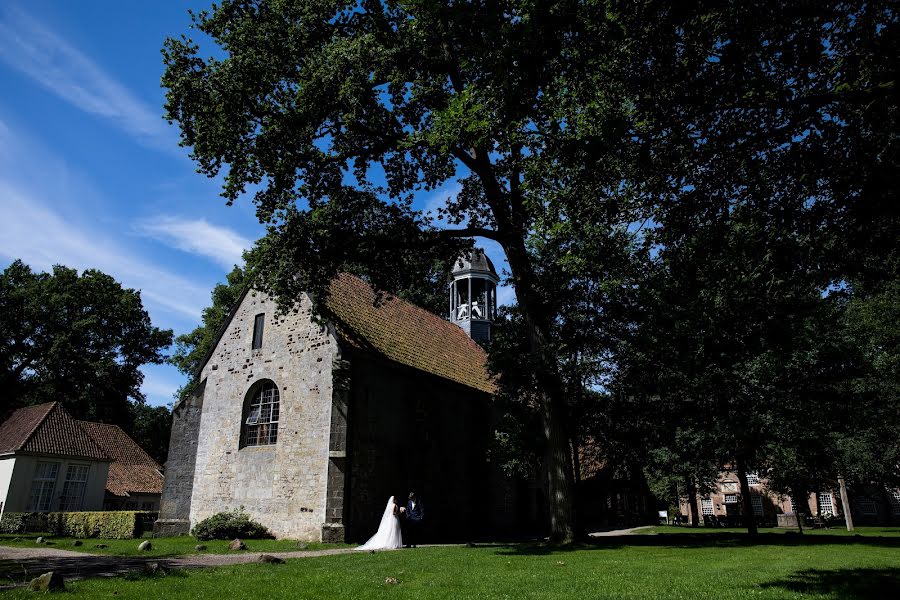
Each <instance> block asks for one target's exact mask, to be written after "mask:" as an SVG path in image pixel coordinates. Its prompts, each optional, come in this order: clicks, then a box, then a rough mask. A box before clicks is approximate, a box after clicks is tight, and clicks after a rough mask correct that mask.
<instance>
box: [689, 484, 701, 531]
mask: <svg viewBox="0 0 900 600" xmlns="http://www.w3.org/2000/svg"><path fill="white" fill-rule="evenodd" d="M687 496H688V505H689V506H690V508H691V527H699V526H700V513H698V512H697V484H696V483H694V480H693V479H688V482H687Z"/></svg>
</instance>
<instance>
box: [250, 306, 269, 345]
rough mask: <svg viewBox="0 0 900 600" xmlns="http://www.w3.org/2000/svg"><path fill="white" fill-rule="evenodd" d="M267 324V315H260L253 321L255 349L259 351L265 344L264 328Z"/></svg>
mask: <svg viewBox="0 0 900 600" xmlns="http://www.w3.org/2000/svg"><path fill="white" fill-rule="evenodd" d="M265 324H266V315H265V314H259V315H256V318H255V319H253V349H254V350H259V349H260V348H262V343H263V327H265Z"/></svg>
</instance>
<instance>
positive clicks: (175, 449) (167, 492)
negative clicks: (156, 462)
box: [153, 381, 206, 537]
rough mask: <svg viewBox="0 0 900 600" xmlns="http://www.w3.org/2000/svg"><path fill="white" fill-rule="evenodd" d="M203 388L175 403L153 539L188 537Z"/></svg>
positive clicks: (202, 385)
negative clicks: (164, 475)
mask: <svg viewBox="0 0 900 600" xmlns="http://www.w3.org/2000/svg"><path fill="white" fill-rule="evenodd" d="M205 387H206V382H205V381H203V382H201V383H200V385H199V386H197V389H196V390H195V391H194V393H193V395H192V396H190V397H189V398H186V399H185V400H184V401H182V402H180V403H178V405H176V406H175V409H174V410H173V414H172V433H171V435H170V437H169V458H168V460H167V461H166V471H165V474H166V477H165V481H164V483H163V493H162V498H161V500H160V506H159V520H157V521H156V523H155V524H154V526H153V533H154V535H155V536H157V537H166V536H170V535H187V534H188V533H190V516H191V495H192V492H193V489H194V466H195V465H194V459H195V457H196V456H197V436H198V435H199V430H200V415H201V412H202V411H203V390H204V388H205Z"/></svg>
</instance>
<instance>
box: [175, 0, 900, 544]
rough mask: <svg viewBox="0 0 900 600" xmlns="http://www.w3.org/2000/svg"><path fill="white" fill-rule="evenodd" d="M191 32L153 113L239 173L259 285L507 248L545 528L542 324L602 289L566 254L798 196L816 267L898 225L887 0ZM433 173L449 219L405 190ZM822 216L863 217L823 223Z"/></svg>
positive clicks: (567, 462) (552, 403)
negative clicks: (656, 227)
mask: <svg viewBox="0 0 900 600" xmlns="http://www.w3.org/2000/svg"><path fill="white" fill-rule="evenodd" d="M194 28H195V30H196V31H197V33H198V34H199V35H200V36H202V38H203V39H202V40H201V41H202V43H203V44H206V43H207V42H211V44H212V46H214V47H215V51H211V52H210V53H209V54H204V53H205V52H206V50H205V47H203V48H201V46H200V45H198V44H197V43H195V42H194V41H193V40H192V39H190V38H188V37H181V38H170V39H169V40H167V41H166V44H165V47H164V50H163V55H164V61H165V65H166V71H165V74H164V76H163V85H164V87H165V88H166V89H167V102H166V110H167V115H168V118H169V119H170V120H172V121H176V122H177V123H178V124H179V126H180V127H181V133H182V143H183V144H184V145H186V146H188V147H190V148H191V151H192V156H193V158H194V160H195V161H196V162H197V164H198V166H199V169H200V171H201V172H202V173H204V174H206V175H208V176H210V177H213V176H216V175H219V174H220V173H221V172H223V171H224V173H225V175H226V176H225V179H224V182H223V187H222V193H223V196H224V197H225V198H226V199H227V201H228V202H234V201H236V200H238V198H239V197H240V196H242V195H243V194H244V193H246V192H248V191H250V192H252V195H253V197H254V201H255V204H256V207H257V212H258V216H259V219H260V220H261V221H262V222H264V223H266V224H267V225H268V227H269V232H270V234H269V235H268V236H267V237H266V238H264V239H263V240H262V241H261V242H260V244H258V246H257V248H256V249H255V250H254V252H253V253H252V254H251V256H250V263H249V264H250V266H251V269H252V270H253V272H254V276H255V277H257V281H258V282H259V285H261V286H263V287H265V288H266V289H268V290H270V291H274V292H275V293H276V294H277V295H278V296H279V297H281V298H282V299H290V298H293V297H296V294H297V293H298V292H299V291H300V290H305V291H313V292H322V291H323V290H324V288H325V284H326V283H327V281H328V280H329V279H330V278H331V277H332V276H333V275H334V274H335V273H336V272H337V271H339V270H353V271H355V272H359V273H361V274H364V275H366V276H367V277H368V278H369V279H370V280H371V281H372V282H373V284H375V285H376V286H377V287H380V288H383V289H387V290H391V291H397V290H403V289H406V290H410V289H414V288H415V284H416V283H421V282H422V281H426V282H432V283H435V284H436V283H437V282H439V281H440V280H441V278H442V277H443V276H444V274H445V272H446V268H447V265H448V263H449V262H450V261H451V260H452V259H453V258H454V257H455V256H457V255H458V253H459V252H460V251H461V250H462V249H463V248H464V247H465V246H466V244H468V243H471V242H470V240H469V239H468V236H482V237H486V238H490V239H492V240H495V241H497V242H498V243H499V244H500V245H501V246H502V248H503V250H504V251H505V253H506V256H507V259H508V262H509V270H510V277H511V282H512V283H513V284H514V285H515V288H516V295H517V299H518V303H519V306H518V309H519V310H520V311H521V312H520V314H521V318H522V326H523V333H524V339H525V340H526V341H527V346H526V347H527V349H528V353H529V355H530V361H529V364H531V365H532V366H533V367H534V373H533V382H534V385H535V387H536V390H537V392H536V394H537V398H536V399H537V404H538V406H539V407H540V414H541V417H542V423H543V433H544V437H545V446H546V456H545V461H546V462H545V464H546V466H547V472H548V477H549V489H550V505H551V511H550V512H551V530H552V536H553V538H554V539H557V540H561V541H565V540H568V539H571V537H572V536H573V534H574V527H575V514H574V505H573V502H572V493H571V488H572V485H573V479H574V474H573V468H572V456H571V451H570V446H569V433H568V431H567V430H568V425H567V412H568V409H569V407H568V405H567V400H566V393H565V389H566V376H565V374H564V368H563V365H561V364H560V363H559V361H558V349H559V347H560V342H561V341H562V340H561V339H560V329H559V328H557V322H558V321H559V320H560V319H563V316H562V315H563V313H564V311H567V310H569V309H571V308H574V307H576V306H578V303H577V302H570V301H569V300H567V298H568V299H571V298H572V296H571V295H568V296H567V294H566V293H565V291H566V290H573V289H582V290H590V291H592V292H593V291H596V290H595V289H594V288H593V287H592V286H590V285H585V286H582V287H581V288H578V287H577V286H576V287H573V286H572V285H571V283H572V281H576V280H577V279H578V277H579V273H581V274H586V273H588V272H590V273H591V277H595V278H600V277H605V276H606V275H607V274H610V273H613V274H615V273H620V272H622V271H623V268H624V267H623V261H622V260H621V257H622V252H621V249H622V248H633V247H640V248H642V250H641V251H643V252H648V251H649V249H650V248H651V247H652V242H651V241H648V240H644V239H643V238H642V237H641V232H640V230H639V229H635V228H634V227H632V225H633V224H634V223H640V222H646V221H647V220H653V221H655V222H656V223H662V222H663V221H664V220H668V223H670V224H671V225H672V226H673V227H678V226H679V225H678V223H679V219H683V220H682V221H681V222H682V223H685V224H687V223H690V221H691V219H692V218H693V217H692V216H691V215H694V214H699V212H702V211H703V210H711V211H728V210H729V208H728V207H729V205H730V203H732V202H733V201H735V200H736V199H742V198H746V197H752V198H753V201H754V202H757V203H767V202H768V203H774V204H778V203H780V202H781V201H782V200H785V199H786V200H789V201H790V202H791V203H794V202H796V201H798V200H800V201H801V202H804V201H805V202H806V203H807V206H806V208H808V209H809V215H810V220H809V221H808V224H809V225H810V229H809V231H807V232H806V233H808V234H809V235H812V236H813V238H811V239H814V240H815V241H816V242H817V243H820V244H821V246H822V247H823V248H825V249H827V250H828V253H827V254H825V255H824V256H822V257H821V260H822V264H823V265H824V266H823V268H822V269H821V270H819V271H818V272H817V273H816V277H817V278H818V279H820V280H821V281H823V282H825V283H824V284H827V282H828V281H834V280H836V279H841V278H843V277H845V273H847V272H848V270H849V268H850V266H851V264H858V263H859V259H860V257H864V256H867V255H868V254H869V253H870V252H871V248H872V247H873V246H872V244H876V243H884V242H885V241H886V240H889V239H890V236H891V235H893V234H895V233H896V230H895V229H894V228H893V227H894V225H893V223H891V224H884V223H882V222H881V220H880V219H878V218H873V215H879V216H880V215H883V214H884V213H885V211H888V210H890V209H889V208H888V207H889V205H890V203H889V196H890V194H891V193H892V192H891V190H890V186H889V185H887V184H888V178H887V177H886V176H885V175H883V174H881V175H880V174H879V173H884V172H890V171H889V170H882V168H883V167H885V166H889V165H887V164H882V163H890V162H891V161H895V160H896V153H895V151H894V150H891V149H892V148H895V146H896V140H895V139H894V138H892V137H891V135H890V133H885V131H888V132H890V131H892V130H891V129H890V128H887V129H886V130H883V129H880V128H877V127H873V125H874V124H875V123H877V122H879V121H881V122H887V123H893V122H895V120H896V93H895V90H896V85H895V79H896V73H895V71H896V69H895V68H894V67H893V66H892V64H893V63H892V60H891V58H890V57H891V56H892V55H895V53H894V54H892V52H891V50H892V49H896V38H897V36H896V34H897V16H896V14H895V12H894V11H893V10H892V9H891V8H890V4H889V3H887V2H874V3H872V2H869V3H854V2H850V3H847V2H824V3H823V2H799V3H797V2H791V3H787V2H778V1H767V2H760V3H746V2H736V1H735V2H721V3H715V4H714V5H709V6H706V5H702V4H701V5H696V4H695V5H672V3H670V2H645V3H640V4H635V3H632V2H614V1H598V2H580V1H575V0H557V1H546V2H544V1H538V2H531V1H529V2H519V1H507V2H502V1H484V2H447V3H441V2H428V1H410V2H396V1H379V0H360V1H358V2H347V1H338V0H304V1H301V0H296V1H291V0H281V1H277V0H271V1H241V0H229V1H226V2H223V3H221V4H218V5H216V6H214V7H213V8H212V9H211V10H208V11H203V12H199V13H197V14H196V15H195V16H194ZM894 131H895V130H894ZM873 151H874V153H873ZM891 152H894V154H892V153H891ZM873 157H874V158H873ZM892 157H893V158H892ZM799 165H802V168H799ZM861 165H865V167H866V168H867V169H869V168H871V171H867V172H868V173H871V176H870V177H866V178H863V179H862V180H860V179H859V178H858V177H856V175H858V174H859V168H860V166H861ZM448 180H457V181H458V182H459V183H460V184H461V192H460V193H459V194H458V195H457V196H456V197H455V198H452V199H450V201H449V203H448V205H447V206H446V207H445V211H446V212H445V215H446V217H447V222H448V223H450V224H451V225H453V226H454V227H455V228H456V229H457V230H456V231H455V232H453V231H452V229H453V228H451V231H446V230H442V229H440V228H438V227H437V226H436V224H435V223H434V222H432V221H431V219H430V218H429V217H428V215H426V214H423V213H422V212H420V211H417V210H414V209H413V206H412V199H413V196H414V195H415V194H416V193H417V192H421V191H422V190H434V189H437V188H439V187H440V186H442V185H443V184H444V183H445V182H447V181H448ZM762 180H765V185H760V184H759V182H760V181H762ZM761 193H762V194H766V195H759V194H761ZM861 198H862V200H860V199H861ZM838 219H839V220H841V223H842V225H841V233H842V234H843V233H846V232H847V231H849V230H852V229H856V230H857V231H861V230H865V229H866V228H868V227H870V226H873V225H874V227H873V228H872V235H871V236H870V237H869V238H868V239H860V238H859V237H852V236H846V235H839V236H829V235H827V233H823V232H828V231H829V228H828V227H827V226H825V227H820V225H822V224H825V225H827V224H828V223H834V222H835V221H836V220H838ZM587 223H590V224H592V225H593V227H592V228H590V227H585V225H586V224H587ZM573 224H574V226H573ZM831 231H834V228H832V229H831ZM832 237H834V238H835V239H832ZM671 239H673V240H677V239H678V236H677V235H673V236H671ZM894 239H896V238H894ZM642 243H643V246H642ZM626 254H627V252H626ZM853 257H855V258H856V259H857V262H856V263H852V260H853ZM866 265H867V266H866V273H865V276H866V277H869V278H872V279H877V278H878V277H882V276H883V275H884V268H885V266H884V265H876V264H875V263H874V262H872V261H869V262H867V263H866ZM629 269H630V267H627V268H624V271H625V272H629ZM588 279H589V278H585V281H587V280H588ZM614 281H616V280H615V279H614ZM618 281H619V283H618V287H619V288H625V287H627V286H626V284H625V282H624V281H622V280H618ZM588 284H589V282H588ZM824 284H823V285H824ZM610 291H611V290H610V289H607V290H606V293H609V292H610ZM594 297H595V298H602V297H603V293H597V294H596V295H595V296H594ZM585 305H586V304H585ZM570 314H574V313H570ZM573 322H574V321H573ZM605 343H606V350H607V351H608V350H609V348H610V347H611V344H612V343H613V342H612V341H611V340H610V339H609V338H606V342H605ZM595 355H603V350H602V349H601V350H600V351H597V352H596V353H595Z"/></svg>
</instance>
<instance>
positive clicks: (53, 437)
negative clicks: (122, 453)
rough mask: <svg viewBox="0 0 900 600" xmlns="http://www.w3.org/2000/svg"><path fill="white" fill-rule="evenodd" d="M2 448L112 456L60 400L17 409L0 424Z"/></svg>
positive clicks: (85, 455)
mask: <svg viewBox="0 0 900 600" xmlns="http://www.w3.org/2000/svg"><path fill="white" fill-rule="evenodd" d="M0 452H32V453H36V454H56V455H62V456H77V457H79V458H90V459H94V460H109V457H108V456H107V455H106V454H105V453H104V452H103V450H101V449H100V448H99V447H98V446H97V444H95V443H94V441H93V440H92V439H91V438H90V436H88V434H87V433H86V432H85V431H84V429H82V428H81V427H79V425H78V422H77V421H75V419H73V418H72V416H71V415H70V414H69V413H68V411H66V409H65V408H63V406H62V404H60V403H59V402H47V403H45V404H39V405H37V406H28V407H25V408H20V409H19V410H17V411H15V412H14V413H13V414H12V415H11V416H10V417H9V419H7V420H6V421H4V422H3V424H2V425H0Z"/></svg>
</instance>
